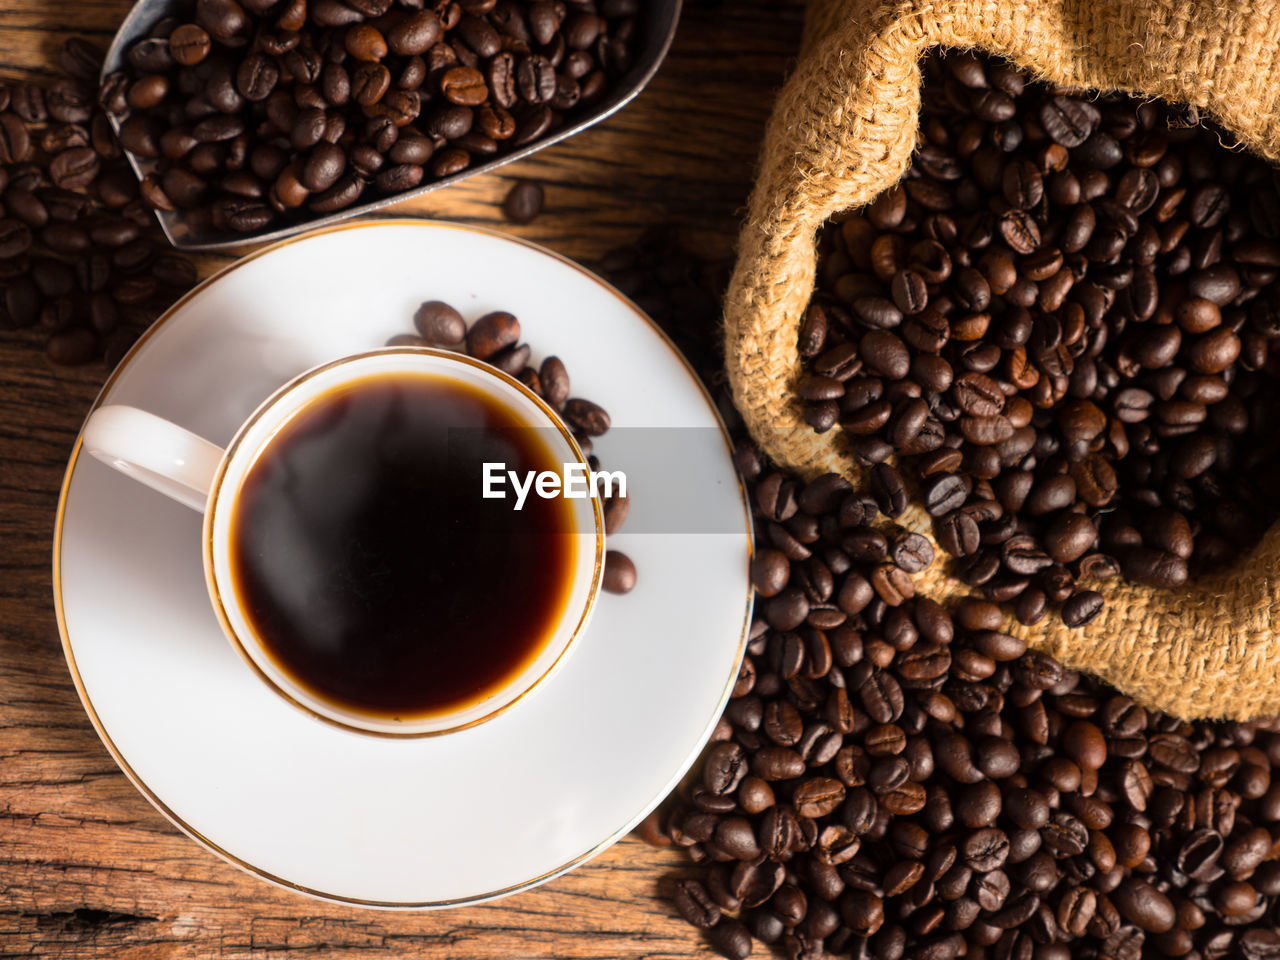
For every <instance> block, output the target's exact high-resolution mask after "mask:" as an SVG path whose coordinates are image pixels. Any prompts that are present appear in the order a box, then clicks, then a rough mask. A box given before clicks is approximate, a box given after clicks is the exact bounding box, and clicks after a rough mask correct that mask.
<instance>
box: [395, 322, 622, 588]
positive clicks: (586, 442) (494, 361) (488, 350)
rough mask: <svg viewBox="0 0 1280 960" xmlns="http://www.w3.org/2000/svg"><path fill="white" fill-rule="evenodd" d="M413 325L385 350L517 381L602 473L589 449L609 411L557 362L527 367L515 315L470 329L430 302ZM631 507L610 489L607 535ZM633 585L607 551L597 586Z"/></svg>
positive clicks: (604, 429) (618, 555)
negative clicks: (446, 353) (443, 358)
mask: <svg viewBox="0 0 1280 960" xmlns="http://www.w3.org/2000/svg"><path fill="white" fill-rule="evenodd" d="M413 325H414V327H415V329H416V332H415V333H403V334H397V335H396V336H394V337H392V338H391V339H390V340H388V341H387V346H390V347H400V346H410V347H435V348H437V349H442V350H456V351H459V352H462V353H466V354H467V355H469V356H472V357H475V358H476V359H477V360H483V361H484V362H485V363H488V364H490V365H492V366H494V367H496V368H497V369H498V370H501V371H502V372H503V373H506V374H509V375H510V376H512V377H515V378H516V379H517V380H519V381H520V382H521V383H522V384H524V385H525V386H526V387H528V388H529V389H530V390H531V391H532V392H533V393H534V394H536V395H537V396H538V397H540V398H542V399H543V400H545V401H546V402H547V403H548V404H549V405H550V406H551V407H553V408H554V409H555V410H556V412H557V413H559V414H560V416H561V418H562V419H563V420H564V422H565V424H566V425H567V426H568V427H569V429H570V430H571V431H572V433H573V438H574V439H575V440H576V441H577V442H578V446H579V447H581V448H582V452H583V453H585V454H586V455H587V463H588V465H589V466H590V467H591V469H592V470H595V471H598V470H599V469H600V460H599V458H598V457H596V455H595V454H594V453H593V452H592V447H593V441H594V439H595V438H597V437H602V436H604V435H605V434H606V433H608V432H609V427H610V426H612V421H611V420H610V418H609V413H608V411H607V410H605V409H604V407H602V406H600V405H599V404H597V403H593V402H592V401H590V400H586V399H583V398H582V397H573V396H570V392H571V391H570V388H569V371H568V370H567V369H565V365H564V362H563V361H562V360H561V359H560V358H559V357H556V356H549V357H547V358H546V359H545V360H543V361H542V363H541V364H540V365H539V366H537V367H534V366H532V365H531V363H530V359H531V357H532V354H533V350H532V348H531V347H530V346H529V344H527V343H521V342H520V321H519V320H518V319H517V318H516V317H515V315H514V314H510V313H507V312H506V311H503V310H495V311H493V312H491V313H486V314H485V315H484V316H482V317H479V318H478V319H476V321H475V322H474V323H472V324H470V325H468V324H467V321H466V320H465V319H464V318H463V316H462V314H461V313H459V312H458V311H457V310H456V309H454V308H453V307H452V306H450V305H449V304H447V303H445V302H444V301H442V300H428V301H426V302H425V303H423V304H422V305H421V306H419V307H418V310H417V312H416V313H415V314H414V315H413ZM630 507H631V500H630V497H629V494H626V493H621V492H620V491H618V490H617V489H616V488H610V495H609V496H607V497H605V499H604V532H605V535H606V536H607V535H610V534H614V533H617V532H618V531H619V530H620V529H622V525H623V523H624V522H625V521H626V519H627V512H628V511H629V509H630ZM635 585H636V565H635V563H634V562H633V561H632V560H631V558H630V557H629V556H627V555H626V554H625V553H623V552H622V551H621V550H608V551H606V553H605V557H604V573H603V579H602V581H601V586H602V587H603V588H604V589H605V590H608V591H609V592H610V593H630V592H631V589H632V588H633V587H635Z"/></svg>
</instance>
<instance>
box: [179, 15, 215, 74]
mask: <svg viewBox="0 0 1280 960" xmlns="http://www.w3.org/2000/svg"><path fill="white" fill-rule="evenodd" d="M212 46H213V43H212V40H211V39H210V37H209V34H208V32H206V31H205V30H204V28H203V27H200V26H198V25H197V24H194V23H184V24H182V26H180V27H178V28H177V29H175V30H174V31H173V33H171V34H170V35H169V54H170V56H172V57H173V59H174V60H175V61H176V62H178V63H180V64H182V65H183V66H186V67H193V66H195V65H196V64H197V63H200V62H201V61H202V60H204V58H205V57H207V56H208V55H209V51H210V49H211V48H212Z"/></svg>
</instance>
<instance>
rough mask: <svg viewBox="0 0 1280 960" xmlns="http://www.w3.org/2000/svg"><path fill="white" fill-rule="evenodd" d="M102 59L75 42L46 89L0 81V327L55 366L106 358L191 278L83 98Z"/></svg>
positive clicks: (97, 113) (99, 117) (98, 113)
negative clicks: (25, 339) (36, 343)
mask: <svg viewBox="0 0 1280 960" xmlns="http://www.w3.org/2000/svg"><path fill="white" fill-rule="evenodd" d="M101 58H102V54H101V51H99V50H97V49H96V48H95V47H93V46H92V45H91V44H89V43H86V42H85V41H83V40H80V39H78V38H72V39H70V40H68V41H67V43H66V44H65V46H64V47H63V48H62V51H61V53H60V54H59V57H58V65H59V67H60V68H61V70H62V72H63V73H64V74H65V75H64V76H63V77H62V78H60V79H58V80H56V81H54V82H53V83H51V84H48V85H45V84H38V83H12V84H10V83H0V207H2V209H0V327H4V328H9V329H18V328H23V329H25V328H31V329H33V330H36V329H38V330H40V331H42V332H43V334H44V336H45V347H46V351H47V353H48V356H49V358H50V359H51V360H53V361H54V362H55V363H61V364H80V363H85V362H87V361H89V360H91V359H93V358H94V357H101V356H104V354H105V356H106V359H107V363H108V365H110V366H114V364H115V362H116V361H117V360H118V359H119V358H120V357H121V356H122V355H123V354H124V351H125V350H126V349H127V348H128V346H129V345H130V344H131V343H132V342H133V340H134V338H135V337H136V336H137V334H138V332H139V331H141V330H142V329H143V328H144V327H145V326H146V325H147V324H148V323H150V322H151V320H152V319H154V317H155V316H156V315H157V314H158V313H159V312H160V311H161V310H162V309H163V308H164V307H165V306H167V305H168V303H170V302H172V300H173V299H174V298H175V297H176V296H177V295H178V294H179V293H181V292H183V291H185V290H186V289H187V288H189V287H190V286H191V285H192V284H193V283H195V279H196V271H195V268H194V266H193V265H192V264H191V263H190V261H188V260H187V259H185V258H184V257H181V256H179V255H177V254H174V253H172V252H169V251H167V249H166V246H165V244H164V242H163V240H162V239H160V238H159V236H158V231H157V229H156V225H155V220H154V218H153V217H152V215H151V211H150V210H149V209H147V208H146V206H144V205H143V204H142V203H141V201H140V200H139V196H138V183H137V180H136V178H135V177H134V175H133V172H132V171H131V170H130V169H129V168H128V165H127V164H126V163H125V162H124V161H123V159H121V154H120V148H119V147H118V146H117V144H116V142H115V138H114V137H113V136H112V133H111V128H110V125H109V123H108V122H107V118H106V115H105V114H104V113H103V112H102V110H101V109H100V108H99V107H98V105H97V101H96V98H95V96H94V92H93V91H94V85H95V83H96V80H97V75H98V70H99V67H100V64H101Z"/></svg>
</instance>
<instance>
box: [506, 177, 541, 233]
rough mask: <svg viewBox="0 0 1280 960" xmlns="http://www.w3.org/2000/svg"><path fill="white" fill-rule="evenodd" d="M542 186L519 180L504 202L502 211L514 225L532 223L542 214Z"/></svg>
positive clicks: (533, 182)
mask: <svg viewBox="0 0 1280 960" xmlns="http://www.w3.org/2000/svg"><path fill="white" fill-rule="evenodd" d="M542 202H543V190H542V184H540V183H537V182H536V181H533V180H517V181H516V183H515V184H514V185H513V186H512V188H511V189H510V190H509V191H508V192H507V196H506V199H504V200H503V201H502V211H503V213H504V214H506V217H507V219H508V220H510V221H511V222H512V223H531V222H532V221H533V220H534V218H536V217H537V216H538V214H539V213H541V212H542Z"/></svg>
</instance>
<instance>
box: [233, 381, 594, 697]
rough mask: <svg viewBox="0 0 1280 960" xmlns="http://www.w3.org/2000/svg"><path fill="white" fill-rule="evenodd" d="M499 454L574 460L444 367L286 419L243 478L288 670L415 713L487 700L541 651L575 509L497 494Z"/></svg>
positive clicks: (316, 689)
mask: <svg viewBox="0 0 1280 960" xmlns="http://www.w3.org/2000/svg"><path fill="white" fill-rule="evenodd" d="M486 462H500V463H504V464H505V465H506V469H509V470H514V471H517V472H518V473H519V475H520V476H522V477H523V476H524V475H525V473H526V472H527V471H539V472H541V471H544V470H552V471H555V472H556V473H560V472H561V467H560V464H558V463H557V462H555V459H554V457H553V455H552V453H551V450H550V449H549V448H548V446H547V444H546V442H545V440H544V439H543V437H542V436H541V432H540V431H536V430H531V429H526V428H524V426H523V424H522V423H521V421H520V420H519V419H518V418H517V417H516V416H514V415H513V414H512V413H511V411H509V410H508V409H506V408H505V407H504V406H503V405H502V404H501V403H500V402H498V401H495V400H493V399H492V398H489V397H487V396H485V395H484V394H482V393H480V392H479V391H478V390H476V389H475V388H473V387H470V386H467V385H465V384H460V383H457V382H455V381H451V380H445V379H440V378H436V377H433V376H429V375H422V374H394V375H390V376H382V377H378V378H368V379H365V380H360V381H355V382H353V383H350V384H346V385H344V386H342V387H340V388H337V389H335V390H332V391H330V392H328V393H325V394H323V395H321V396H320V397H318V398H317V399H316V400H314V401H313V402H312V403H310V404H309V405H308V406H306V407H305V408H303V410H302V411H301V412H299V413H298V414H296V415H295V416H294V417H293V418H292V419H291V420H290V421H289V422H288V423H287V424H286V425H285V426H284V427H283V428H282V429H281V430H280V432H279V433H278V434H277V435H276V437H275V438H274V439H273V441H272V442H271V444H270V446H269V447H268V449H267V450H266V451H265V452H264V453H263V454H262V455H261V456H260V457H259V459H258V460H257V462H256V463H255V464H254V465H253V466H252V467H251V468H250V470H249V472H248V473H247V475H246V476H245V479H244V481H243V483H242V485H241V489H240V494H239V498H238V504H237V507H236V513H235V515H234V517H233V519H232V524H231V570H232V579H233V582H234V585H235V589H236V592H237V594H238V598H239V600H240V602H241V603H242V604H243V606H244V609H245V610H246V613H247V616H248V619H249V621H250V623H251V624H252V626H253V628H254V630H255V631H256V632H257V634H258V636H259V638H260V639H261V641H262V645H263V646H264V647H265V648H266V649H267V651H268V652H269V653H270V655H271V656H272V657H273V659H274V660H275V661H276V662H277V663H278V665H279V666H280V667H281V668H282V669H283V670H284V671H285V672H286V673H288V674H289V675H290V676H292V677H293V678H294V679H295V680H296V681H297V682H299V683H300V684H302V685H303V686H304V687H305V688H307V689H308V690H310V691H312V692H313V693H315V694H316V695H317V696H319V697H321V698H322V699H324V700H326V701H329V702H332V703H336V704H338V705H340V706H343V707H346V708H349V709H355V710H358V711H360V712H363V713H366V714H369V715H373V716H377V717H383V718H390V717H395V718H406V717H411V716H423V715H430V714H432V713H436V712H440V711H443V710H446V709H451V708H455V707H461V706H465V705H466V704H468V703H471V702H474V701H477V700H479V699H481V698H482V697H484V696H486V695H487V694H489V693H491V692H493V691H494V690H495V689H496V688H498V687H500V686H501V685H503V684H504V683H505V682H506V681H507V680H508V679H510V678H511V677H513V676H514V675H515V674H516V673H518V672H519V671H520V670H522V669H523V668H524V667H525V666H526V665H527V664H528V663H529V661H530V660H531V659H533V658H534V657H535V656H536V655H537V654H538V653H539V651H540V650H541V649H542V648H543V646H544V644H545V642H546V641H547V640H548V638H549V636H550V633H551V631H552V630H553V629H554V627H555V624H556V621H557V620H558V619H559V617H560V616H561V613H562V611H563V609H564V606H565V604H566V602H567V600H568V593H569V584H570V580H571V570H572V566H573V563H574V556H575V550H576V547H575V541H574V537H573V536H572V534H571V532H570V531H572V529H573V528H572V516H571V513H570V505H569V504H568V503H567V502H566V501H565V500H564V499H562V498H560V497H555V498H550V499H544V498H542V497H538V496H536V495H534V494H532V493H531V494H530V495H529V496H528V497H527V498H526V499H525V501H524V503H523V506H522V508H521V509H520V510H519V511H516V510H515V509H513V506H514V502H515V501H514V497H512V498H510V499H483V498H482V497H481V493H482V473H483V464H484V463H486ZM506 489H507V490H508V491H509V490H510V486H509V485H508V486H507V487H506Z"/></svg>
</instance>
